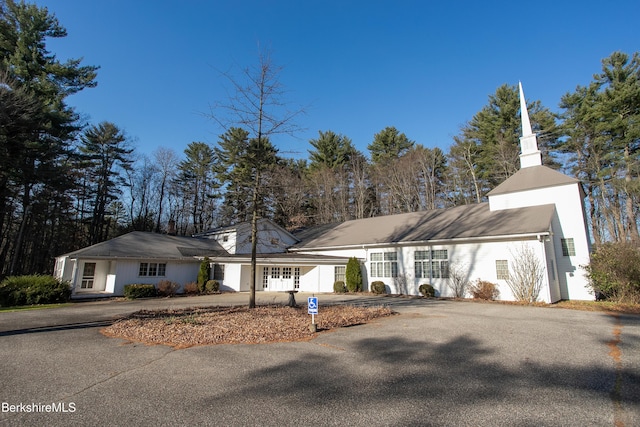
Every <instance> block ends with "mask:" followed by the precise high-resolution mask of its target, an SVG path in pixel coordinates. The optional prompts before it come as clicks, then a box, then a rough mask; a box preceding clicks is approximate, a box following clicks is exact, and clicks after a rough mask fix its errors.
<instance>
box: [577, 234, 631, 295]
mask: <svg viewBox="0 0 640 427" xmlns="http://www.w3.org/2000/svg"><path fill="white" fill-rule="evenodd" d="M584 268H585V270H586V271H587V277H589V286H590V287H591V289H592V290H593V291H594V293H595V294H596V297H597V298H598V299H605V300H610V301H616V302H621V303H636V304H637V303H640V248H638V247H637V246H635V245H633V244H632V243H629V242H618V243H605V244H603V245H600V246H598V247H596V248H595V250H594V252H593V253H592V254H591V264H589V265H587V266H584Z"/></svg>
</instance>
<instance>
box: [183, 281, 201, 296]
mask: <svg viewBox="0 0 640 427" xmlns="http://www.w3.org/2000/svg"><path fill="white" fill-rule="evenodd" d="M182 291H183V292H184V293H185V294H187V295H192V294H197V293H199V292H200V289H199V288H198V284H197V283H196V282H190V283H185V285H184V287H183V288H182Z"/></svg>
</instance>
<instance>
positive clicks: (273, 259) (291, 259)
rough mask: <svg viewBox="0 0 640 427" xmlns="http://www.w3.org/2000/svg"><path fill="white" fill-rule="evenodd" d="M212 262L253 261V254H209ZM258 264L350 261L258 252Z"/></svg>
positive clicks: (336, 257) (339, 263)
mask: <svg viewBox="0 0 640 427" xmlns="http://www.w3.org/2000/svg"><path fill="white" fill-rule="evenodd" d="M208 257H209V259H210V260H211V261H212V262H218V263H233V264H246V263H249V262H251V256H250V255H247V254H239V255H222V256H211V255H209V256H208ZM256 261H257V263H258V264H288V265H294V266H295V265H318V264H327V265H342V264H346V263H347V262H348V261H349V258H347V257H339V256H329V255H314V254H301V253H291V252H285V253H273V254H258V256H257V257H256Z"/></svg>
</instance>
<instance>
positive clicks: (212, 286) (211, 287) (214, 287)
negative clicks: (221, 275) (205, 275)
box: [205, 280, 220, 294]
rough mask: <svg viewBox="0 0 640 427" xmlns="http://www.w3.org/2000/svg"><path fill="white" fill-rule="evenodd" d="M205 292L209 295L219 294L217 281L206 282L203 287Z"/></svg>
mask: <svg viewBox="0 0 640 427" xmlns="http://www.w3.org/2000/svg"><path fill="white" fill-rule="evenodd" d="M205 291H206V292H207V293H208V294H210V293H214V292H220V282H218V281H217V280H207V283H206V285H205Z"/></svg>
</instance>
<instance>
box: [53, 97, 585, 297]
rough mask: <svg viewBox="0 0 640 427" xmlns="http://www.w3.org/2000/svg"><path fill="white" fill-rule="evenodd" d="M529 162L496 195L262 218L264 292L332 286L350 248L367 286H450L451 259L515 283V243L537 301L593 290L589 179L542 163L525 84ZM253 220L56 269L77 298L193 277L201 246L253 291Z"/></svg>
mask: <svg viewBox="0 0 640 427" xmlns="http://www.w3.org/2000/svg"><path fill="white" fill-rule="evenodd" d="M520 105H521V116H522V137H521V138H520V145H521V155H520V170H519V171H518V172H517V173H515V174H514V175H513V176H511V177H510V178H508V179H507V180H506V181H504V182H503V183H502V184H500V185H499V186H498V187H496V188H495V189H493V190H492V191H491V192H489V194H488V199H489V201H488V202H486V203H479V204H474V205H465V206H457V207H453V208H448V209H437V210H429V211H422V212H413V213H406V214H399V215H389V216H381V217H373V218H365V219H357V220H351V221H345V222H342V223H338V224H330V225H323V226H318V227H314V228H311V229H308V230H304V231H302V232H300V233H297V234H295V235H293V234H290V233H289V232H287V231H286V230H284V229H283V228H281V227H279V226H278V225H277V224H275V223H273V222H272V221H270V220H267V219H263V220H260V221H259V233H258V236H259V238H258V239H259V242H258V243H259V244H258V252H259V253H258V259H257V263H258V270H257V274H258V277H257V278H256V284H257V285H256V289H257V290H258V291H260V290H264V291H273V290H279V291H282V290H293V289H297V290H300V291H307V292H318V293H321V292H333V284H334V282H335V281H337V280H344V276H345V269H346V264H347V261H348V259H349V258H350V257H356V258H357V259H358V260H360V263H361V268H362V273H363V279H364V288H365V290H366V289H369V287H370V284H371V283H372V282H373V281H382V282H384V283H385V285H386V287H387V289H388V292H390V293H401V294H412V295H418V294H419V292H418V287H419V286H420V285H421V284H424V283H427V284H431V285H432V286H433V287H434V288H435V289H436V294H437V296H442V297H447V296H453V291H452V290H451V289H450V287H449V281H450V280H451V278H450V273H451V271H452V269H453V268H455V269H456V270H457V271H462V272H463V273H464V277H465V278H466V279H467V280H468V281H469V282H472V281H475V280H478V279H480V280H484V281H489V282H493V283H495V284H497V285H498V287H499V290H500V296H499V299H501V300H513V299H514V297H513V295H512V293H511V290H510V288H509V286H508V284H507V280H506V279H507V278H508V275H509V271H511V269H513V267H514V265H516V263H518V254H519V253H522V251H523V247H528V248H529V249H530V250H529V251H528V252H529V253H530V254H534V256H535V257H536V258H537V260H538V263H539V265H541V266H542V268H543V270H544V274H543V278H542V288H541V292H540V294H539V297H538V300H540V301H544V302H548V303H551V302H556V301H558V300H561V299H577V300H593V299H594V295H593V293H592V291H591V290H590V289H589V288H588V280H587V277H586V275H585V271H584V269H583V268H582V266H584V265H587V264H588V263H589V254H590V240H589V236H588V231H587V230H588V228H587V223H586V217H585V211H584V192H583V189H582V186H581V184H580V182H579V181H578V180H576V179H574V178H571V177H568V176H566V175H564V174H562V173H560V172H557V171H555V170H553V169H550V168H548V167H546V166H544V165H543V164H542V156H541V153H540V151H539V150H538V144H537V138H536V135H535V134H534V133H533V132H532V129H531V124H530V121H529V116H528V112H527V108H526V102H525V99H524V94H523V92H522V86H520ZM250 231H251V230H250V226H249V224H239V225H236V226H231V227H224V228H219V229H215V230H211V231H209V232H206V233H202V234H200V235H198V236H193V237H177V236H168V235H160V234H154V233H143V232H133V233H129V234H126V235H124V236H120V237H117V238H115V239H112V240H109V241H106V242H102V243H99V244H97V245H93V246H90V247H87V248H84V249H80V250H77V251H74V252H71V253H68V254H65V255H62V256H60V257H58V258H57V259H56V267H55V275H56V276H57V277H59V278H61V279H64V280H69V281H70V282H71V284H72V287H73V296H74V297H77V298H79V297H83V296H111V295H122V294H123V291H124V286H125V285H126V284H131V283H153V284H157V283H158V282H159V281H160V280H171V281H174V282H177V283H180V284H185V283H188V282H192V281H195V279H196V277H197V272H198V268H199V264H200V262H201V260H202V259H203V258H204V256H207V257H208V258H209V259H210V262H211V265H212V271H213V274H212V276H213V277H212V278H214V279H216V280H218V281H220V283H221V285H222V287H221V289H223V290H228V291H248V290H249V286H250V282H251V268H250V263H251V260H250V235H251V233H250Z"/></svg>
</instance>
